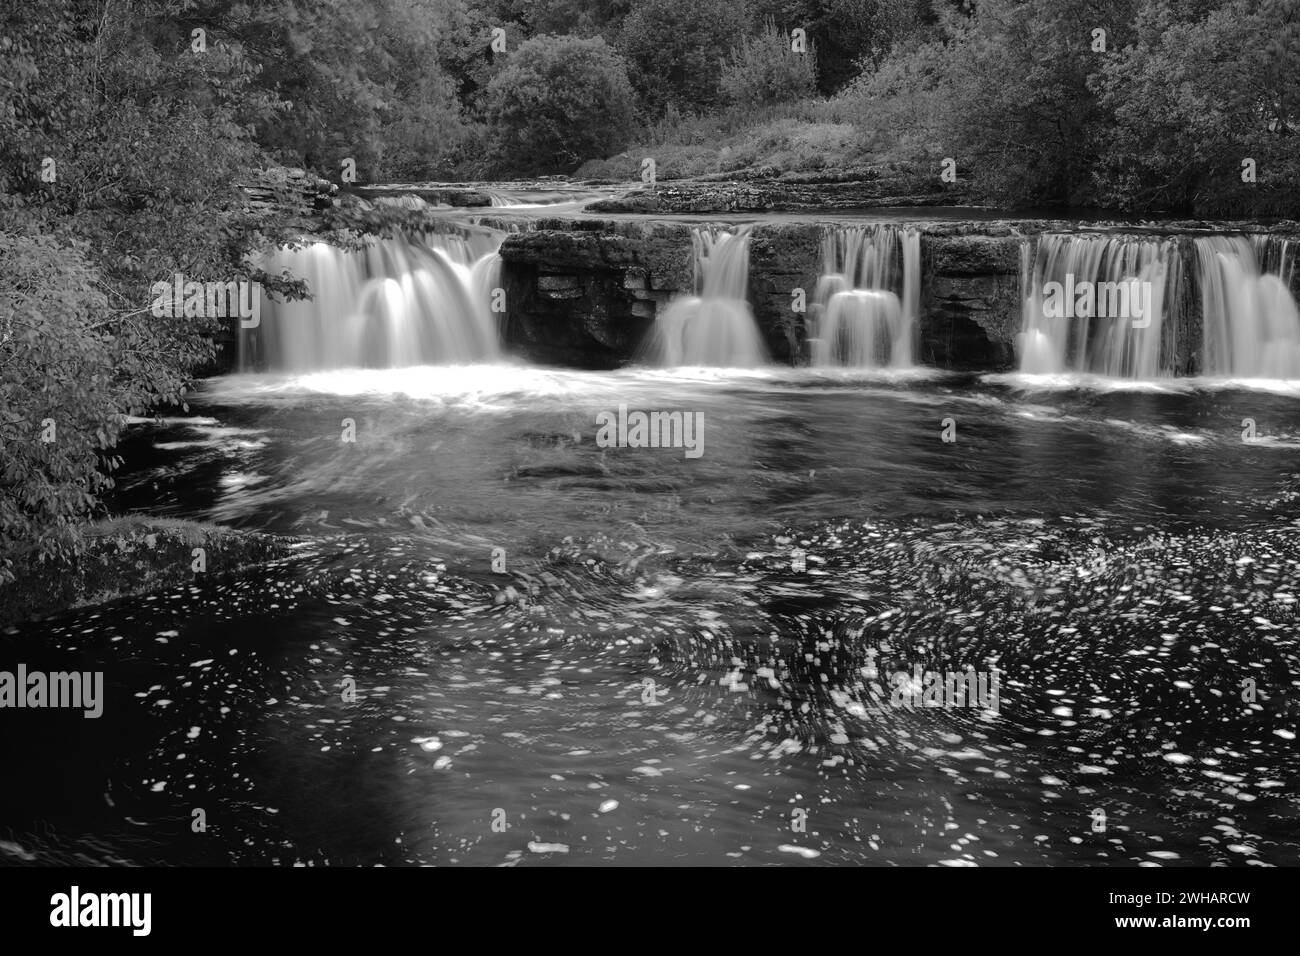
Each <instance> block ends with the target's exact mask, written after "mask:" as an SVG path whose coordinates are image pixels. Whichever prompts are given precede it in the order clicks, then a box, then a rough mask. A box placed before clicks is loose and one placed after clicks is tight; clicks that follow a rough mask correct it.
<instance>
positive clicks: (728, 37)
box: [618, 0, 748, 118]
mask: <svg viewBox="0 0 1300 956" xmlns="http://www.w3.org/2000/svg"><path fill="white" fill-rule="evenodd" d="M747 23H748V13H747V10H746V5H745V3H744V0H739V2H738V0H689V2H686V3H683V2H682V0H639V2H638V3H637V4H636V6H635V7H634V8H633V10H632V12H631V13H629V14H628V16H627V19H626V20H624V21H623V30H622V32H621V33H620V35H619V40H618V48H619V49H620V50H621V51H622V52H623V55H624V56H626V57H627V59H628V62H629V63H630V64H631V65H632V82H633V85H634V86H635V87H636V92H637V95H638V96H639V97H640V100H641V106H642V108H643V110H644V111H645V114H646V115H647V116H648V117H650V118H656V117H658V116H660V115H662V114H663V112H664V110H665V109H667V108H668V106H669V105H672V106H675V107H677V108H678V109H679V110H681V111H683V112H701V111H707V110H710V109H712V108H713V107H715V106H716V105H717V104H718V99H719V92H718V76H719V72H720V69H719V68H720V66H721V62H722V59H723V56H724V54H725V52H726V50H727V49H728V48H729V47H730V46H731V44H732V43H733V42H734V40H735V36H736V33H737V32H738V30H737V26H738V25H743V24H747Z"/></svg>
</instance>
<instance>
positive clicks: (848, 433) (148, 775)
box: [0, 363, 1300, 866]
mask: <svg viewBox="0 0 1300 956" xmlns="http://www.w3.org/2000/svg"><path fill="white" fill-rule="evenodd" d="M1297 397H1298V396H1297V394H1296V392H1295V390H1293V389H1291V388H1289V387H1287V386H1285V385H1280V384H1279V385H1275V386H1272V387H1270V386H1268V385H1267V383H1257V384H1256V385H1255V386H1254V387H1250V388H1245V387H1234V386H1232V385H1230V384H1226V383H1220V384H1211V383H1207V382H1205V381H1189V380H1177V381H1175V380H1164V381H1162V382H1158V383H1136V382H1127V383H1115V382H1109V383H1107V382H1105V381H1102V380H1088V379H1083V378H1077V377H1076V378H1033V377H1027V376H1021V375H1008V376H984V377H976V376H971V375H959V374H953V373H942V372H934V371H919V370H909V371H899V372H876V373H862V372H852V371H835V370H820V371H810V370H795V369H788V368H782V369H757V370H749V371H745V372H739V371H736V372H727V371H718V370H713V371H703V370H693V371H692V370H646V369H642V370H626V371H621V372H575V371H561V370H550V369H542V368H535V367H527V366H521V365H510V364H506V363H499V364H493V365H484V366H471V367H427V366H426V367H412V368H405V369H385V370H363V371H358V370H340V371H325V372H318V373H313V374H302V375H284V374H281V375H272V374H258V375H231V376H226V377H222V378H217V379H212V380H209V381H208V382H206V383H205V384H204V386H203V387H202V389H201V391H200V392H199V394H198V395H197V396H196V397H195V400H194V401H193V402H192V404H191V414H190V415H189V416H186V417H177V418H167V419H162V420H160V421H155V422H152V423H148V424H141V425H139V426H137V427H136V428H135V429H134V430H133V431H132V435H131V438H130V440H129V442H128V444H127V446H126V448H125V455H126V458H127V460H128V461H129V462H130V463H131V465H130V470H129V471H127V472H126V473H124V474H123V475H121V476H120V479H119V487H118V490H117V493H116V498H115V500H114V506H115V508H116V509H118V510H119V511H139V512H145V513H149V514H153V515H170V516H175V517H184V518H192V519H198V520H203V521H215V522H218V523H221V524H225V525H229V526H233V527H236V528H245V529H255V530H258V531H263V532H273V533H278V534H283V535H288V536H292V538H293V539H294V541H295V547H294V549H293V551H292V553H291V556H289V557H287V558H285V559H284V560H281V561H278V562H277V563H275V564H273V565H271V566H267V567H261V568H256V569H252V570H242V571H230V572H227V571H224V570H223V569H222V568H221V567H220V565H219V563H213V564H210V565H209V567H208V569H207V572H206V573H203V574H196V575H195V577H194V581H193V583H192V584H191V585H189V586H186V587H181V588H177V589H174V590H172V591H164V592H159V593H156V594H151V595H148V596H144V597H135V598H127V599H122V600H119V601H116V602H113V603H110V604H107V605H102V606H98V607H94V608H91V609H85V610H81V611H75V612H70V613H67V614H64V615H62V616H59V617H56V618H53V619H49V620H46V621H44V622H42V623H38V624H30V625H26V626H23V627H20V628H16V629H12V630H11V631H9V632H8V633H5V634H2V635H0V650H2V651H3V655H4V658H5V659H6V660H13V659H17V660H25V661H26V662H27V664H28V666H29V667H45V668H47V669H66V668H73V667H75V668H77V669H81V670H102V671H103V672H104V674H105V682H106V702H105V709H104V714H103V716H102V717H101V718H99V719H98V720H83V719H81V717H80V715H79V714H78V715H68V716H67V717H66V718H65V717H63V716H58V715H52V714H50V713H39V714H34V713H32V712H15V713H14V714H13V715H11V718H8V719H11V720H12V721H13V728H14V731H15V732H13V733H10V734H7V735H6V736H5V738H4V740H3V741H0V758H2V759H3V760H4V763H5V766H6V768H7V769H8V770H9V771H10V773H11V774H12V775H13V776H11V781H12V780H20V781H21V786H13V785H11V786H8V787H5V788H4V789H3V792H2V793H0V855H3V856H4V857H5V858H6V862H14V861H22V860H27V861H38V862H50V861H65V862H73V861H82V862H131V863H150V862H162V863H172V864H184V863H244V864H272V863H278V864H283V865H290V864H299V865H315V866H321V865H348V864H363V865H371V864H385V865H402V864H439V865H441V864H453V863H464V864H482V865H533V864H542V863H545V864H564V863H570V864H573V863H610V864H643V863H656V864H698V863H709V864H723V865H726V864H773V863H790V862H794V863H799V862H808V863H813V864H816V863H827V862H830V863H852V864H869V865H908V864H910V865H918V864H920V865H936V864H942V865H953V866H969V865H980V866H998V865H1029V864H1047V863H1091V864H1102V865H1121V866H1132V865H1165V866H1177V865H1184V864H1202V865H1204V864H1232V865H1241V864H1253V865H1276V864H1285V863H1290V864H1295V863H1297V862H1300V803H1298V800H1297V797H1296V794H1297V793H1298V792H1300V786H1298V785H1300V780H1298V779H1297V769H1298V768H1300V758H1298V757H1297V748H1296V741H1295V732H1296V725H1297V722H1298V716H1300V695H1298V693H1297V691H1298V688H1300V678H1298V677H1297V675H1300V647H1298V646H1297V635H1298V633H1300V625H1297V617H1298V614H1297V609H1298V608H1300V603H1297V602H1298V600H1300V590H1298V589H1300V521H1297V515H1298V514H1300V454H1298V452H1300V416H1298V415H1297V413H1296V411H1295V409H1296V407H1297V406H1296V400H1297ZM619 405H627V406H628V407H629V408H632V409H645V410H655V409H657V410H680V411H683V412H688V413H700V414H701V415H702V420H703V453H702V454H701V455H700V457H698V458H688V457H686V455H685V454H684V452H683V449H680V448H630V447H599V446H598V444H597V441H596V438H597V425H596V416H597V415H598V413H600V412H602V411H615V410H617V408H618V406H619ZM949 418H950V419H952V423H951V427H950V428H949V437H955V441H944V440H943V437H942V434H941V433H942V432H943V430H944V424H943V420H944V419H949ZM1245 418H1250V419H1252V420H1253V421H1254V422H1255V423H1256V428H1257V435H1256V437H1255V438H1254V439H1253V440H1249V441H1247V440H1244V439H1243V421H1242V420H1243V419H1245ZM344 419H351V420H352V422H353V423H354V425H355V441H345V440H343V438H344V429H345V427H346V426H345V425H344ZM954 429H955V431H954ZM918 666H919V667H922V668H925V669H927V670H931V671H944V670H963V669H965V668H966V667H967V666H970V667H973V668H975V669H976V670H979V671H990V670H991V669H992V668H996V669H997V672H998V673H999V674H1000V682H1001V686H1000V704H999V706H998V708H997V711H996V712H993V711H991V710H990V709H989V708H987V707H985V708H982V709H979V708H965V707H957V708H925V707H921V708H911V707H894V706H888V699H889V690H888V680H887V679H888V676H889V675H892V674H895V673H897V672H900V671H902V672H908V673H910V672H912V671H913V668H914V667H918ZM882 688H883V689H882ZM196 811H202V819H203V821H204V822H205V824H206V828H205V829H201V828H199V827H197V826H196V825H195V823H194V821H195V820H196V819H198V818H199V817H198V816H197V814H196ZM196 831H198V832H196Z"/></svg>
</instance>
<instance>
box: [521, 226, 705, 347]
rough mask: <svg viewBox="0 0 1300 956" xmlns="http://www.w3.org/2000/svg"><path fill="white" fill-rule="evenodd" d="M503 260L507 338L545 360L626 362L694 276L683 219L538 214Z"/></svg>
mask: <svg viewBox="0 0 1300 956" xmlns="http://www.w3.org/2000/svg"><path fill="white" fill-rule="evenodd" d="M501 259H502V283H503V287H504V288H505V293H506V328H505V340H506V343H507V345H508V346H509V347H511V348H512V349H513V350H515V351H516V352H519V353H520V354H522V355H523V356H525V357H526V358H528V359H530V360H531V361H535V362H542V363H546V364H555V365H568V366H574V367H578V368H615V367H617V366H619V365H622V364H624V363H625V362H627V361H628V360H630V359H631V358H632V357H633V356H634V355H635V353H636V350H637V347H638V346H639V345H640V343H641V341H642V340H643V339H644V338H645V335H646V332H647V331H649V329H650V326H651V324H652V323H653V322H654V318H655V315H656V314H657V312H658V310H659V309H660V308H661V307H662V306H663V305H664V304H665V303H667V302H668V301H669V300H670V299H671V298H672V297H673V296H675V295H682V294H688V293H689V292H690V291H691V289H692V284H693V269H694V266H693V259H692V247H691V231H690V228H689V227H688V226H685V225H682V224H678V223H638V222H631V223H628V222H623V223H618V222H602V221H599V220H566V221H560V220H542V221H541V222H539V223H538V224H537V228H536V229H535V230H533V231H530V232H522V233H514V234H512V235H510V236H508V237H507V238H506V241H505V243H504V244H503V245H502V247H501Z"/></svg>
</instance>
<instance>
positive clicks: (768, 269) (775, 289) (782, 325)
mask: <svg viewBox="0 0 1300 956" xmlns="http://www.w3.org/2000/svg"><path fill="white" fill-rule="evenodd" d="M821 237H822V228H821V227H820V226H818V225H815V224H812V223H808V224H797V223H792V224H789V225H763V226H758V227H756V228H755V229H754V231H753V236H752V238H751V239H750V243H749V303H750V306H751V307H752V308H753V310H754V319H755V321H756V322H757V323H758V327H759V330H760V331H761V332H762V333H763V339H764V341H765V342H766V343H767V347H768V351H769V352H771V354H772V357H773V358H774V359H776V360H778V361H783V362H792V363H795V364H798V363H799V361H800V358H801V356H802V355H803V354H804V343H805V341H806V340H807V334H806V327H805V319H806V318H807V314H808V313H807V308H808V306H810V305H811V304H812V301H813V293H814V292H815V291H816V289H817V276H818V275H819V274H820V268H821ZM800 292H802V296H801V297H800V296H799V293H800ZM800 298H801V299H802V301H800ZM796 304H799V305H802V311H799V312H796V311H795V306H796Z"/></svg>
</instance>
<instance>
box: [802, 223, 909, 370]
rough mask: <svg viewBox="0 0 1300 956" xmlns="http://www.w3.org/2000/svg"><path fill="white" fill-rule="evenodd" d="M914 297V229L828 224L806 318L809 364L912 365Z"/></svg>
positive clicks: (902, 366)
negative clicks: (815, 283) (829, 226)
mask: <svg viewBox="0 0 1300 956" xmlns="http://www.w3.org/2000/svg"><path fill="white" fill-rule="evenodd" d="M920 299H921V235H920V233H919V232H918V231H917V230H915V229H906V228H901V227H898V226H884V225H881V226H874V227H867V226H838V227H835V228H832V229H828V230H827V231H826V234H825V236H823V238H822V275H821V278H820V279H818V280H817V289H816V292H815V293H814V295H813V305H812V309H811V315H810V317H809V323H808V343H809V348H810V351H811V358H812V364H813V365H821V366H828V365H849V366H855V367H858V368H879V367H883V366H893V367H894V368H908V367H910V366H911V365H912V355H913V343H914V341H915V338H916V328H917V313H918V311H919V305H920Z"/></svg>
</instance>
